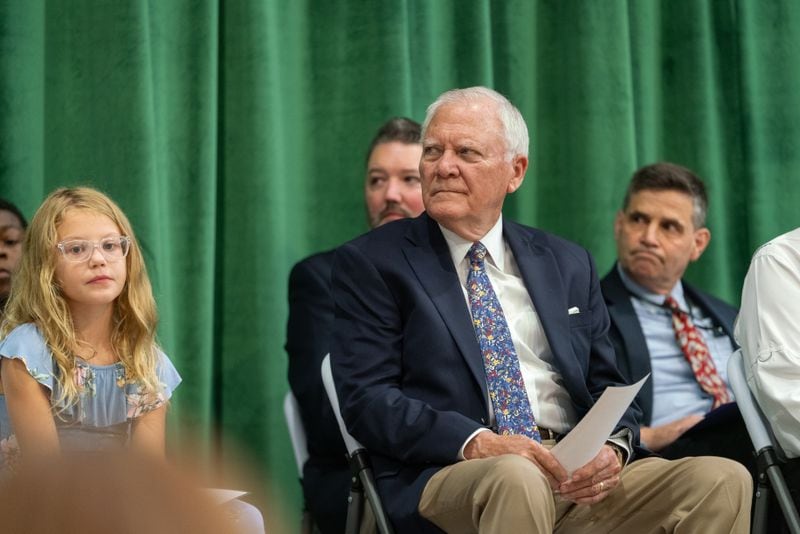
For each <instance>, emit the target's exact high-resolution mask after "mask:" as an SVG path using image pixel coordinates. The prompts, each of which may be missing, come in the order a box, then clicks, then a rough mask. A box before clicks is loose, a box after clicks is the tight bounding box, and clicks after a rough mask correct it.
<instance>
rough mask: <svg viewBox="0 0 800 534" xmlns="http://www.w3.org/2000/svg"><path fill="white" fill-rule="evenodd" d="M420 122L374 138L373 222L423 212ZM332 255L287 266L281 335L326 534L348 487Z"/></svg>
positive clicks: (308, 480) (340, 524) (306, 484)
mask: <svg viewBox="0 0 800 534" xmlns="http://www.w3.org/2000/svg"><path fill="white" fill-rule="evenodd" d="M420 128H421V127H420V125H419V123H417V122H414V121H412V120H410V119H406V118H403V117H396V118H393V119H391V120H389V121H387V122H386V123H385V124H383V125H382V126H381V128H380V129H379V130H378V132H377V133H376V134H375V137H374V138H373V139H372V142H371V143H370V146H369V149H368V150H367V161H366V167H367V168H366V179H365V181H364V201H365V204H366V212H367V221H368V223H369V226H370V228H375V227H377V226H380V225H382V224H385V223H388V222H391V221H394V220H397V219H402V218H406V217H416V216H417V215H419V214H420V213H421V212H422V210H423V207H422V193H421V190H420V180H419V159H420V155H421V154H422V146H421V145H420ZM333 256H334V251H332V250H331V251H327V252H322V253H319V254H315V255H313V256H310V257H308V258H306V259H304V260H302V261H301V262H299V263H298V264H297V265H295V266H294V268H293V269H292V272H291V275H290V277H289V322H288V325H287V334H286V352H287V353H288V354H289V384H290V386H291V388H292V392H293V393H294V395H295V397H297V400H298V403H299V404H300V412H301V416H302V419H303V424H304V426H305V429H306V433H307V438H308V450H309V454H310V458H309V460H308V462H306V465H305V467H304V469H303V493H304V496H305V501H306V506H308V509H309V511H310V512H311V515H312V517H313V518H314V521H315V523H316V525H317V526H318V528H319V529H320V530H321V531H322V533H323V534H327V533H336V532H342V531H343V530H344V526H345V519H346V512H347V495H348V489H349V487H350V470H349V467H348V464H347V460H346V457H345V453H346V450H345V446H344V442H343V441H342V438H341V436H340V434H339V427H338V426H337V424H336V420H335V419H334V415H333V412H332V411H331V407H330V404H329V402H328V398H327V396H326V395H325V390H324V389H323V386H322V381H321V379H320V365H321V363H322V359H323V357H324V356H325V355H326V354H327V353H328V352H329V351H330V337H331V329H332V328H333V298H332V297H331V287H330V278H331V264H332V263H333Z"/></svg>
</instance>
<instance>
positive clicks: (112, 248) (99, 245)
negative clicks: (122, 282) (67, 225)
mask: <svg viewBox="0 0 800 534" xmlns="http://www.w3.org/2000/svg"><path fill="white" fill-rule="evenodd" d="M56 246H57V247H58V250H60V251H61V255H62V256H64V258H65V259H66V260H67V261H74V262H79V261H86V260H88V259H89V258H91V257H92V254H94V249H97V250H99V251H100V253H101V254H102V255H103V257H104V258H105V259H106V261H119V260H121V259H122V258H124V257H125V256H127V255H128V251H129V250H130V248H131V238H129V237H128V236H126V235H121V236H116V237H106V238H105V239H101V240H100V241H88V240H85V239H70V240H69V241H62V242H61V243H59V244H58V245H56Z"/></svg>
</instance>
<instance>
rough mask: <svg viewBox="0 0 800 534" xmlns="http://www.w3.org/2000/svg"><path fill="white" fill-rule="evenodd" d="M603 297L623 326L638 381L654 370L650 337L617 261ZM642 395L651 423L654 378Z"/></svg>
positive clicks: (616, 321)
mask: <svg viewBox="0 0 800 534" xmlns="http://www.w3.org/2000/svg"><path fill="white" fill-rule="evenodd" d="M603 297H605V300H606V305H607V307H608V314H609V315H610V316H611V321H612V323H613V324H614V325H615V326H616V327H617V329H619V332H620V335H621V336H622V342H623V343H624V344H625V352H626V353H627V354H628V358H627V360H628V365H629V366H630V374H631V379H632V381H634V382H635V381H637V380H639V379H640V378H642V377H643V376H645V375H646V374H647V373H649V372H651V371H652V368H651V366H650V351H649V350H647V341H646V340H645V337H644V332H642V327H641V325H640V324H639V318H638V317H637V316H636V311H635V310H634V309H633V304H631V296H630V293H629V292H628V290H627V289H626V288H625V285H624V284H623V283H622V278H620V276H619V272H618V271H617V265H616V264H614V266H613V267H612V268H611V272H609V273H608V276H607V277H606V279H605V280H604V282H603ZM638 396H639V399H640V400H641V403H642V411H643V412H644V414H645V418H646V419H647V421H645V424H650V421H649V419H650V414H652V413H653V381H652V380H648V381H647V382H645V383H644V385H643V386H642V389H641V391H640V392H639V395H638Z"/></svg>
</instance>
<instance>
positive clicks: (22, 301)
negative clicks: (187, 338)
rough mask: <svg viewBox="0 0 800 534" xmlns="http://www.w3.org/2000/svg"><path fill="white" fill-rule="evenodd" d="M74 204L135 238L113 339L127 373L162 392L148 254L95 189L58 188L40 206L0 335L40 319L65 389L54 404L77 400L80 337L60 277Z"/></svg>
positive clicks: (118, 302)
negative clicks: (63, 236) (63, 232)
mask: <svg viewBox="0 0 800 534" xmlns="http://www.w3.org/2000/svg"><path fill="white" fill-rule="evenodd" d="M73 209H74V210H86V211H89V212H93V213H96V214H100V215H105V216H106V217H108V218H109V219H111V220H112V221H114V223H115V224H116V225H117V227H118V228H119V230H120V232H121V233H122V234H123V235H126V236H128V237H129V239H130V250H129V251H128V255H127V257H126V258H125V262H126V269H127V272H128V275H127V280H126V282H125V285H124V287H123V288H122V292H121V293H120V295H119V296H118V297H117V298H116V300H115V301H114V313H113V325H112V333H111V343H112V346H113V347H114V349H115V350H116V352H117V355H118V356H119V359H120V361H121V362H122V364H123V366H124V367H125V377H126V379H127V380H128V381H134V382H138V383H140V384H141V385H142V386H143V388H144V391H145V392H147V393H152V394H157V393H159V392H160V389H161V386H160V384H159V381H158V377H157V374H156V364H157V359H158V347H157V345H156V341H155V330H156V324H157V322H158V316H157V312H156V304H155V299H154V298H153V290H152V287H151V285H150V279H149V278H148V277H147V270H146V268H145V265H144V259H143V258H142V253H141V250H140V248H139V244H138V243H137V241H136V237H135V236H134V235H133V228H132V227H131V224H130V222H129V221H128V218H127V217H126V216H125V214H124V213H122V210H121V209H120V208H119V206H117V205H116V204H115V203H114V201H112V200H111V199H110V198H108V197H107V196H106V195H104V194H103V193H101V192H99V191H97V190H95V189H91V188H88V187H76V188H62V189H57V190H56V191H54V192H52V193H51V194H50V195H49V196H48V197H47V198H46V199H45V200H44V202H43V203H42V205H41V206H40V207H39V209H38V210H37V211H36V214H35V215H34V216H33V220H31V223H30V226H29V227H28V231H27V232H26V234H25V241H24V244H23V254H22V260H21V262H20V266H19V271H18V272H17V274H16V276H14V279H13V281H12V289H11V296H10V297H9V301H8V304H7V306H6V314H5V317H4V319H3V323H2V325H0V336H2V337H5V336H6V335H8V333H9V332H11V330H13V329H14V328H16V327H17V326H19V325H22V324H25V323H34V324H36V326H37V327H38V328H39V331H40V332H41V333H42V336H44V339H45V341H46V343H47V345H48V348H49V349H50V351H51V352H52V354H53V360H54V362H55V365H56V367H57V368H58V371H59V372H58V375H57V377H56V379H57V380H58V384H59V386H60V392H61V393H60V397H59V398H58V399H55V401H52V402H51V404H52V405H53V406H58V405H61V404H62V403H64V404H65V405H66V406H70V405H73V404H75V402H76V401H77V399H78V395H79V391H78V387H77V385H76V384H75V381H74V380H73V379H72V377H73V376H74V371H75V366H76V363H75V354H74V350H75V347H77V346H78V344H79V341H78V339H77V337H76V335H75V328H74V325H73V321H72V314H71V313H70V309H69V306H68V305H67V302H66V300H65V299H64V296H63V294H62V292H61V289H60V288H59V287H58V282H57V280H56V279H55V269H56V264H57V262H58V260H59V257H58V255H59V252H58V249H57V243H58V232H57V228H58V226H59V225H60V224H61V222H62V221H63V219H64V214H65V213H66V212H67V211H68V210H73Z"/></svg>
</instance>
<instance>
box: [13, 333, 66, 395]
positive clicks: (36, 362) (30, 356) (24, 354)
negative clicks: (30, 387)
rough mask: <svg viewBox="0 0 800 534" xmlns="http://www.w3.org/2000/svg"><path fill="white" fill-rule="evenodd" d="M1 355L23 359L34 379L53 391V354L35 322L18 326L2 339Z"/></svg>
mask: <svg viewBox="0 0 800 534" xmlns="http://www.w3.org/2000/svg"><path fill="white" fill-rule="evenodd" d="M0 357H3V358H8V359H10V360H22V361H23V362H24V363H25V368H26V369H27V370H28V373H30V375H31V376H32V377H33V378H34V380H36V381H37V382H39V383H40V384H41V385H43V386H44V387H46V388H48V389H49V390H50V391H53V386H54V373H53V355H52V354H51V352H50V349H49V348H48V347H47V343H45V340H44V337H42V334H41V333H40V332H39V329H38V328H37V327H36V325H34V324H33V323H26V324H23V325H20V326H18V327H16V328H15V329H14V330H12V331H11V333H9V334H8V336H6V338H5V339H3V340H2V341H0Z"/></svg>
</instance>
